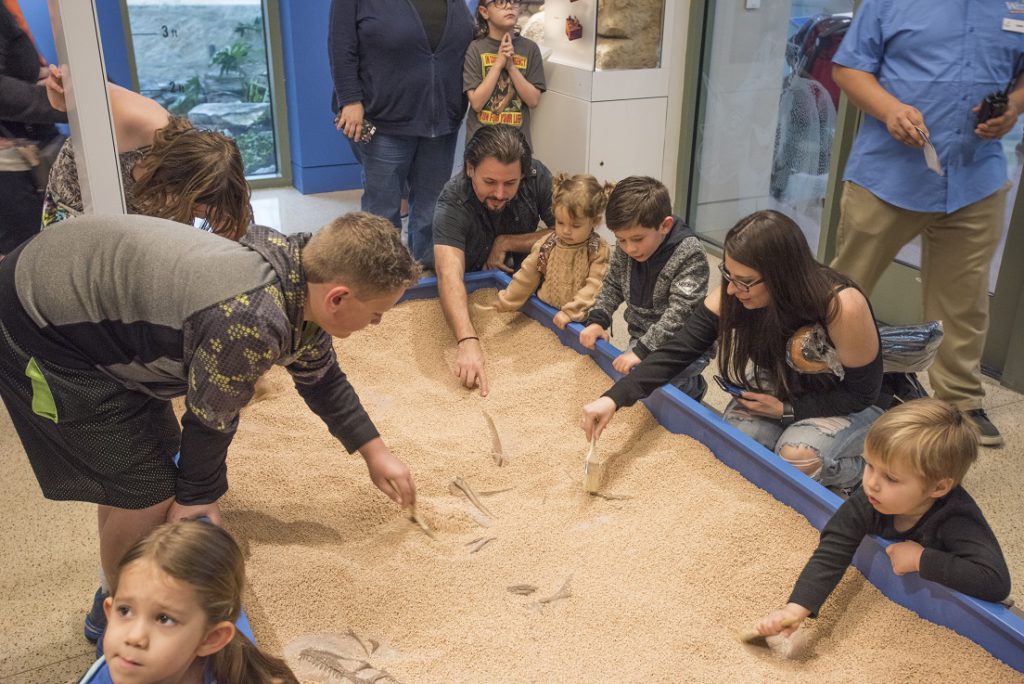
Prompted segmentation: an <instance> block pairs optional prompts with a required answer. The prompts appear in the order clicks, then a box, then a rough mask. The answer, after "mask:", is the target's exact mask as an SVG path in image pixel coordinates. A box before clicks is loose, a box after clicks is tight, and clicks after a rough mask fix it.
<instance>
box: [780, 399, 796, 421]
mask: <svg viewBox="0 0 1024 684" xmlns="http://www.w3.org/2000/svg"><path fill="white" fill-rule="evenodd" d="M794 421H796V416H795V415H793V405H792V404H790V403H789V402H788V401H784V402H782V424H783V425H786V426H789V425H792V424H793V422H794Z"/></svg>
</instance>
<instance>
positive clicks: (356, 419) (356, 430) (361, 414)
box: [286, 329, 380, 453]
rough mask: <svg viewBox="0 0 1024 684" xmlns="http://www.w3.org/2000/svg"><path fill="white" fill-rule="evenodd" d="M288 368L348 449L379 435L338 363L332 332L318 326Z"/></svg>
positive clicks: (299, 388) (311, 405) (305, 397)
mask: <svg viewBox="0 0 1024 684" xmlns="http://www.w3.org/2000/svg"><path fill="white" fill-rule="evenodd" d="M286 368H287V369H288V372H289V373H290V374H291V376H292V380H293V381H294V382H295V389H296V390H297V391H298V393H299V396H301V397H302V399H303V400H304V401H305V402H306V405H307V406H309V408H310V410H312V411H313V413H315V414H316V415H318V416H320V418H321V420H323V421H324V423H326V425H327V429H328V430H329V431H330V433H331V434H332V435H334V436H335V437H336V438H337V439H338V441H340V442H341V443H342V445H343V446H344V447H345V449H346V450H347V451H348V452H349V453H352V452H353V451H355V450H357V449H359V448H360V447H361V446H363V445H364V444H366V443H367V442H369V441H370V440H371V439H374V438H376V437H379V436H380V433H379V432H377V428H376V427H375V426H374V424H373V421H372V420H370V416H368V415H367V413H366V410H365V409H363V404H362V402H360V401H359V396H358V395H357V394H356V391H355V389H354V388H353V387H352V384H351V383H349V381H348V378H347V377H345V374H344V373H343V372H342V371H341V368H340V367H338V360H337V357H336V356H335V353H334V345H333V343H332V341H331V336H330V335H328V334H327V333H325V332H324V331H323V330H319V329H318V330H317V333H316V334H315V335H314V336H313V337H312V338H311V339H310V340H309V342H308V343H306V344H305V345H303V347H302V349H301V350H300V352H299V355H298V358H296V360H295V361H293V362H292V363H291V364H289V365H288V366H286Z"/></svg>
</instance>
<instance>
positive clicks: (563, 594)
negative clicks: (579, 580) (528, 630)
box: [535, 575, 572, 606]
mask: <svg viewBox="0 0 1024 684" xmlns="http://www.w3.org/2000/svg"><path fill="white" fill-rule="evenodd" d="M570 582H572V575H569V576H568V577H566V578H565V582H564V583H563V584H562V588H561V589H559V590H558V591H556V592H555V593H554V594H552V595H551V596H546V597H544V598H542V599H537V601H536V602H535V603H536V605H538V606H543V605H547V604H549V603H554V602H555V601H561V600H562V599H567V598H569V597H570V596H572V592H571V591H569V583H570Z"/></svg>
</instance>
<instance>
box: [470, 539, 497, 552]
mask: <svg viewBox="0 0 1024 684" xmlns="http://www.w3.org/2000/svg"><path fill="white" fill-rule="evenodd" d="M494 540H495V537H479V538H477V539H474V540H473V541H471V542H469V543H468V544H466V546H468V547H469V552H470V553H476V552H477V551H479V550H480V549H482V548H484V547H485V546H487V545H488V544H489V543H490V542H492V541H494Z"/></svg>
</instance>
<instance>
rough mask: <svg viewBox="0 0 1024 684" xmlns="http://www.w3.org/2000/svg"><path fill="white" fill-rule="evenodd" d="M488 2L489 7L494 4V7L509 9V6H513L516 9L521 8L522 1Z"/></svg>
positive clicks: (497, 0)
mask: <svg viewBox="0 0 1024 684" xmlns="http://www.w3.org/2000/svg"><path fill="white" fill-rule="evenodd" d="M486 4H487V6H488V7H490V6H494V7H497V8H498V9H508V8H509V7H513V8H515V9H519V5H520V1H519V0H490V2H488V3H486Z"/></svg>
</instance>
